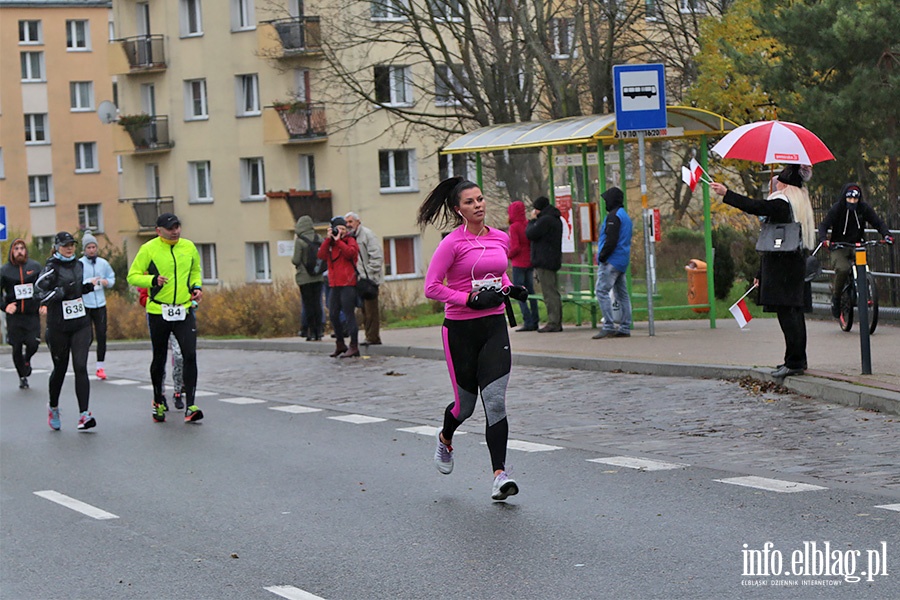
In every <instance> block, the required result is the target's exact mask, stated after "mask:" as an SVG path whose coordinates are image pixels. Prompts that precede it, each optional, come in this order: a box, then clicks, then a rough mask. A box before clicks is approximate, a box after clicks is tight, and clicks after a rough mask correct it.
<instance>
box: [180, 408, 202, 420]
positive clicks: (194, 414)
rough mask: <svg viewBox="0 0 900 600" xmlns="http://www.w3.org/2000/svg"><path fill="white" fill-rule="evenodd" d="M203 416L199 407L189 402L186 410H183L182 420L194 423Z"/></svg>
mask: <svg viewBox="0 0 900 600" xmlns="http://www.w3.org/2000/svg"><path fill="white" fill-rule="evenodd" d="M202 418H203V411H202V410H200V407H199V406H197V405H196V404H191V405H190V406H188V407H187V410H186V411H184V422H185V423H196V422H197V421H199V420H200V419H202Z"/></svg>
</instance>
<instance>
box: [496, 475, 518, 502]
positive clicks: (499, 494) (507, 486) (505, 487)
mask: <svg viewBox="0 0 900 600" xmlns="http://www.w3.org/2000/svg"><path fill="white" fill-rule="evenodd" d="M518 493H519V486H518V485H516V482H515V480H514V479H513V478H512V477H510V476H509V473H507V472H506V471H500V474H499V475H497V476H496V477H494V487H493V490H492V491H491V498H492V499H494V500H506V498H507V497H509V496H515V495H516V494H518Z"/></svg>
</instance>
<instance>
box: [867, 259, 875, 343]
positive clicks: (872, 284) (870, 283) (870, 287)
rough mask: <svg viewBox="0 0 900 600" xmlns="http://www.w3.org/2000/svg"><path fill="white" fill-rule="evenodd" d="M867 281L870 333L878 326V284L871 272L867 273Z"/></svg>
mask: <svg viewBox="0 0 900 600" xmlns="http://www.w3.org/2000/svg"><path fill="white" fill-rule="evenodd" d="M866 283H867V284H868V286H867V287H868V292H869V333H870V334H872V333H875V328H876V327H878V285H877V284H876V283H875V276H874V275H872V274H871V273H866Z"/></svg>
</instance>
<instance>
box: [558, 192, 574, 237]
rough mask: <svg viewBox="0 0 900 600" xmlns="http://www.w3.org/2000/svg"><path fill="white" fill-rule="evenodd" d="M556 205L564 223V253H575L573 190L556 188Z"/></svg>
mask: <svg viewBox="0 0 900 600" xmlns="http://www.w3.org/2000/svg"><path fill="white" fill-rule="evenodd" d="M554 198H555V199H556V202H555V203H554V204H555V206H556V208H557V210H559V218H560V219H562V222H563V235H562V251H563V252H575V219H574V215H573V214H572V188H571V187H569V186H567V185H559V186H556V189H555V190H554Z"/></svg>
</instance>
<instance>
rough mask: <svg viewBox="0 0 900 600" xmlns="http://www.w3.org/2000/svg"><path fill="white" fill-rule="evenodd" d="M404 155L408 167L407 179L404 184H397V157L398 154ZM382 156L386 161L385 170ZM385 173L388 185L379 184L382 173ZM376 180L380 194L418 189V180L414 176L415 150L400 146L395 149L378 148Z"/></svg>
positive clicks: (415, 190)
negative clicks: (385, 169)
mask: <svg viewBox="0 0 900 600" xmlns="http://www.w3.org/2000/svg"><path fill="white" fill-rule="evenodd" d="M401 153H402V154H405V155H406V160H407V165H408V169H409V181H408V182H407V184H406V185H398V184H397V160H396V159H397V157H398V156H399V155H400V154H401ZM382 157H384V159H385V161H386V166H387V171H384V169H383V167H382ZM385 174H386V175H387V177H388V185H387V186H381V180H382V175H385ZM378 182H379V186H380V187H379V189H380V191H381V193H382V194H398V193H405V192H417V191H419V182H418V180H417V178H416V151H415V150H414V149H406V148H400V149H396V150H379V151H378Z"/></svg>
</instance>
